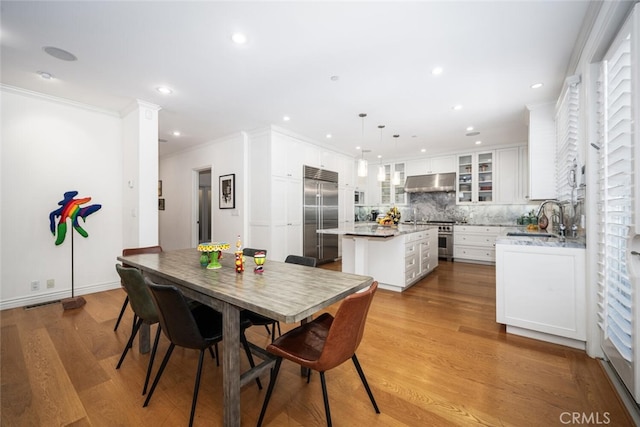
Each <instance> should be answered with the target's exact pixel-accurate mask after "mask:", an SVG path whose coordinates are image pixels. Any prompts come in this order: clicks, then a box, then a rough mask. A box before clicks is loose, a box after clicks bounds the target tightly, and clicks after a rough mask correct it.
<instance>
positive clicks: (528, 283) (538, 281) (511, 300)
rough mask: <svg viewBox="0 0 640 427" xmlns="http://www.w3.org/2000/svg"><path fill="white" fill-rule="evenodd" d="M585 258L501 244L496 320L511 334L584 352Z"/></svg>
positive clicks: (574, 251)
mask: <svg viewBox="0 0 640 427" xmlns="http://www.w3.org/2000/svg"><path fill="white" fill-rule="evenodd" d="M585 252H586V250H585V249H582V248H566V247H550V246H525V245H512V244H498V245H497V260H496V320H497V321H498V322H499V323H503V324H506V325H507V332H510V333H516V334H518V335H524V336H529V337H532V338H537V339H542V340H545V341H551V342H555V343H558V344H564V345H570V346H573V347H578V348H584V341H585V340H586V290H585V283H586V282H585ZM557 337H564V338H568V339H570V340H562V339H559V338H557ZM571 340H575V341H571ZM576 341H577V342H576Z"/></svg>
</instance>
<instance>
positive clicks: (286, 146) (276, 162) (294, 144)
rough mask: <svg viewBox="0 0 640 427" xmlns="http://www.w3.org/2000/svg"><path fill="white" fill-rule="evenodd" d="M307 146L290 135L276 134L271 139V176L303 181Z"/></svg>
mask: <svg viewBox="0 0 640 427" xmlns="http://www.w3.org/2000/svg"><path fill="white" fill-rule="evenodd" d="M306 145H307V144H306V143H304V142H302V141H299V140H296V139H294V138H292V137H290V136H288V135H283V134H280V133H275V132H274V133H273V134H272V137H271V174H272V175H275V176H282V177H291V178H298V179H302V162H303V155H304V153H305V151H306Z"/></svg>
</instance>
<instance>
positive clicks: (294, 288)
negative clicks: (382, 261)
mask: <svg viewBox="0 0 640 427" xmlns="http://www.w3.org/2000/svg"><path fill="white" fill-rule="evenodd" d="M245 259H246V262H245V271H244V272H242V273H237V272H236V270H235V260H234V254H233V253H223V254H222V259H221V260H220V263H221V265H222V268H219V269H215V270H210V269H207V268H206V267H203V266H201V265H200V262H199V260H200V253H199V252H198V251H197V250H196V249H181V250H175V251H165V252H161V253H158V254H139V255H130V256H119V257H118V260H119V261H121V262H123V263H126V264H128V265H130V266H134V267H137V268H139V269H140V270H141V271H142V272H143V274H144V275H145V276H147V277H149V278H150V279H151V280H152V281H153V282H155V283H160V284H173V285H176V286H177V287H178V288H180V290H181V291H182V292H183V293H184V294H185V295H186V296H187V297H189V298H191V299H194V300H196V301H198V302H200V303H202V304H206V305H208V306H210V307H213V308H214V309H216V310H218V311H220V312H221V313H222V319H223V339H224V344H225V345H224V346H223V354H222V375H223V405H224V409H223V418H224V425H225V426H228V427H231V426H239V425H240V418H241V417H240V388H241V387H242V386H243V385H245V384H247V383H249V382H250V381H252V380H253V379H255V378H256V377H257V376H259V375H261V374H263V373H265V372H268V370H269V369H270V368H271V366H272V364H273V358H271V357H270V356H269V355H268V354H267V353H266V352H265V351H264V350H262V351H260V349H257V348H255V346H252V347H253V350H255V351H257V353H258V355H259V356H261V358H262V359H263V362H262V363H260V364H258V365H256V366H255V367H254V368H251V369H250V370H248V371H246V372H243V373H241V372H240V311H241V310H251V311H254V312H256V313H259V314H262V315H264V316H267V317H269V318H272V319H274V320H278V321H280V322H284V323H296V322H304V321H306V320H308V319H310V318H311V316H312V315H313V314H314V313H316V312H318V311H319V310H322V309H323V308H325V307H327V306H329V305H331V304H333V303H335V302H338V301H340V300H342V299H344V298H345V297H346V296H348V295H350V294H352V293H355V292H357V291H358V290H360V289H364V288H367V287H368V286H369V285H370V284H371V283H372V282H373V278H372V277H369V276H361V275H356V274H349V273H342V272H339V271H332V270H327V269H322V268H313V267H305V266H301V265H297V264H288V263H284V262H278V261H271V260H269V259H267V261H266V262H265V264H264V270H263V272H262V273H255V272H254V262H253V258H251V257H245ZM147 336H148V334H147Z"/></svg>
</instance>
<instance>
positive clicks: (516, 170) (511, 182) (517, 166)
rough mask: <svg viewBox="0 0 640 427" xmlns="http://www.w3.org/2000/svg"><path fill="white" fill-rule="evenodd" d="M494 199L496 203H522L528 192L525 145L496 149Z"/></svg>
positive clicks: (525, 199)
mask: <svg viewBox="0 0 640 427" xmlns="http://www.w3.org/2000/svg"><path fill="white" fill-rule="evenodd" d="M494 167H495V170H496V173H495V183H496V185H495V201H496V202H497V203H523V202H526V201H527V196H528V194H529V187H528V182H529V172H528V164H527V147H526V146H520V147H511V148H504V149H499V150H496V161H495V165H494Z"/></svg>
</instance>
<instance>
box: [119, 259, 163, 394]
mask: <svg viewBox="0 0 640 427" xmlns="http://www.w3.org/2000/svg"><path fill="white" fill-rule="evenodd" d="M116 271H117V272H118V275H119V276H120V280H121V283H122V286H123V287H124V288H125V290H126V291H127V296H128V299H129V302H130V303H131V308H132V309H133V312H134V313H135V316H136V319H137V320H136V321H135V323H134V324H133V330H132V331H131V336H130V337H129V340H128V341H127V344H126V345H125V347H124V351H123V352H122V355H121V356H120V360H119V361H118V364H117V365H116V369H120V366H121V365H122V362H123V361H124V358H125V357H126V355H127V352H128V351H129V349H130V348H131V346H132V345H133V340H134V338H135V337H136V335H137V334H138V331H139V330H140V326H142V324H143V323H146V324H148V325H155V324H156V323H158V322H159V319H158V311H157V310H156V307H155V305H154V303H153V300H152V299H151V293H150V292H149V288H148V287H147V285H146V284H145V283H144V278H143V277H142V274H141V273H140V271H139V270H137V269H135V268H129V267H123V266H121V265H119V264H116ZM161 329H162V327H161V326H160V325H158V328H157V331H156V337H155V340H154V341H153V348H152V350H151V354H150V355H149V363H148V365H147V375H146V377H145V379H144V386H143V388H142V394H143V395H144V394H146V393H147V386H148V385H149V377H150V376H151V368H152V367H153V360H154V358H155V356H156V350H157V349H158V340H159V339H160V330H161Z"/></svg>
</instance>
